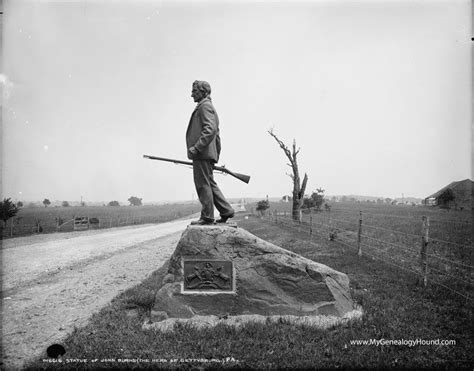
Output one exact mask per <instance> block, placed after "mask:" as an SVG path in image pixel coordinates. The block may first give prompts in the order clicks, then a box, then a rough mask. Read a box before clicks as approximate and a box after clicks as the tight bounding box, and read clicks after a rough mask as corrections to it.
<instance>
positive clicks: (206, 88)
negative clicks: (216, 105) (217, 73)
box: [193, 80, 211, 95]
mask: <svg viewBox="0 0 474 371" xmlns="http://www.w3.org/2000/svg"><path fill="white" fill-rule="evenodd" d="M194 86H195V87H196V88H198V89H199V91H201V92H202V93H204V94H205V95H209V94H211V85H209V83H208V82H207V81H200V80H196V81H194V82H193V87H194Z"/></svg>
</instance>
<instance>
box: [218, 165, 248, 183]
mask: <svg viewBox="0 0 474 371" xmlns="http://www.w3.org/2000/svg"><path fill="white" fill-rule="evenodd" d="M214 170H217V171H221V172H223V173H226V174H229V175H232V176H233V177H234V178H237V179H238V180H240V181H242V182H244V183H247V184H248V182H249V181H250V176H249V175H245V174H239V173H234V172H233V171H230V170H229V169H227V168H226V167H225V166H215V165H214Z"/></svg>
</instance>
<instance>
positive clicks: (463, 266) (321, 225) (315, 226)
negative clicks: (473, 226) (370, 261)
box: [268, 210, 474, 300]
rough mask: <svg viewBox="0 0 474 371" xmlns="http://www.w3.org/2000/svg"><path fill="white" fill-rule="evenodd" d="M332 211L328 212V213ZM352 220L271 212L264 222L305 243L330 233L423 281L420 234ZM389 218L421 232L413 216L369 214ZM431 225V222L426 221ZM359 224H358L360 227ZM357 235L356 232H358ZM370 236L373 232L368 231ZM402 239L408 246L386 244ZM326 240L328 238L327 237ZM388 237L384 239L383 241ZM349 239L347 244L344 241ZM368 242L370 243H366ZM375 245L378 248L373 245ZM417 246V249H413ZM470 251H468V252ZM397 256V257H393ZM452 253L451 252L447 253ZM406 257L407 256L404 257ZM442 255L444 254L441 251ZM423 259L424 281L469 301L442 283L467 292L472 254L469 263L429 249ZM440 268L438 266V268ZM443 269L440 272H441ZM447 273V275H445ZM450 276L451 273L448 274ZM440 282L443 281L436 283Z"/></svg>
mask: <svg viewBox="0 0 474 371" xmlns="http://www.w3.org/2000/svg"><path fill="white" fill-rule="evenodd" d="M351 211H354V210H351ZM332 212H333V211H331V213H332ZM352 214H353V216H354V218H357V219H356V220H352V221H351V220H347V219H340V218H334V217H331V216H328V217H324V216H322V215H320V214H311V215H310V216H309V220H308V216H307V215H305V216H303V217H302V219H301V221H296V220H294V219H293V218H292V216H291V215H288V216H287V215H286V213H281V212H274V213H273V214H270V215H268V217H269V218H268V219H269V220H270V221H272V222H275V223H276V224H280V225H284V226H286V227H290V228H291V229H292V230H295V231H297V232H298V233H305V234H307V235H309V238H308V239H307V242H310V243H311V244H313V242H312V241H311V238H312V236H313V234H315V232H316V233H318V231H325V233H327V232H329V233H331V232H333V233H335V235H334V236H333V239H334V241H335V242H336V243H340V244H342V245H344V246H347V247H349V248H351V249H353V250H355V251H356V250H357V249H358V246H360V247H361V248H362V251H363V255H368V256H370V257H372V258H375V259H377V260H380V261H382V262H384V263H386V264H389V265H392V266H394V267H397V268H399V269H401V270H403V271H405V272H410V273H413V274H415V275H417V276H418V277H421V278H423V277H424V275H423V273H422V270H421V269H420V267H421V265H422V262H421V258H422V254H421V252H420V245H421V244H422V243H423V241H424V240H423V239H422V235H421V234H413V233H407V232H403V231H398V230H394V229H390V228H386V227H381V226H376V225H370V224H365V223H364V220H367V219H369V220H370V218H367V217H365V214H362V216H364V218H362V223H361V222H360V219H359V218H360V217H361V213H354V212H353V213H352ZM372 215H376V216H390V217H396V218H399V219H406V220H410V222H411V223H413V224H415V223H419V225H420V229H421V221H420V219H415V218H414V217H402V216H397V215H395V216H394V215H388V214H381V213H371V214H370V216H372ZM430 222H431V219H430ZM336 223H342V224H344V225H346V226H347V225H355V226H357V228H355V230H354V229H353V230H348V229H344V228H343V227H341V225H336ZM360 223H361V224H360ZM359 225H360V227H361V228H362V230H363V231H365V232H364V233H360V239H359V240H358V233H357V232H358V228H359ZM370 231H379V232H380V231H382V232H385V235H383V236H382V237H381V236H380V235H377V236H375V235H370V234H369V232H370ZM359 232H360V231H359ZM344 233H350V234H353V235H352V238H349V237H348V236H347V235H345V234H344ZM372 233H373V232H372ZM394 235H395V236H397V235H398V236H403V237H405V238H406V237H408V238H410V239H412V240H411V241H410V243H406V242H405V243H400V242H393V241H389V240H388V239H390V238H393V236H394ZM329 237H330V236H329ZM387 237H388V238H387ZM348 240H350V241H348ZM369 241H372V243H369ZM428 241H429V242H430V243H434V244H443V245H445V246H446V245H449V246H455V247H460V248H462V249H464V248H467V249H472V246H471V245H466V244H462V243H457V242H453V241H446V240H443V239H439V238H431V237H430V238H428V240H427V242H428ZM375 244H377V245H378V246H375ZM416 246H418V248H416ZM469 252H470V251H469ZM397 253H398V254H397ZM451 253H452V252H451ZM407 254H408V256H407ZM445 254H446V251H445ZM424 256H425V257H426V258H427V259H428V263H427V264H428V265H427V267H428V272H429V274H428V276H427V277H428V281H429V282H431V283H432V284H434V285H437V286H440V287H442V288H444V289H447V290H449V291H451V292H452V293H454V294H456V295H458V296H461V297H463V298H465V299H467V300H472V297H470V296H469V295H466V294H465V293H462V292H460V291H459V290H458V289H457V287H456V289H454V288H453V287H450V285H449V284H447V282H445V281H449V282H451V283H452V284H453V285H455V286H456V284H457V285H461V286H466V287H464V288H466V289H467V291H469V290H471V289H472V287H473V286H474V280H473V277H472V273H473V268H474V265H473V264H472V254H469V256H468V258H469V261H468V262H467V263H466V262H463V261H459V260H454V258H453V257H449V256H442V255H440V254H439V253H438V254H437V253H435V251H434V250H433V251H432V252H425V253H424ZM403 257H408V258H409V259H408V260H407V259H403ZM440 265H441V266H440ZM443 266H444V271H443V270H442V268H443ZM447 271H449V272H450V273H448V272H447ZM452 273H454V274H452ZM440 279H441V280H443V279H444V281H443V282H441V281H440Z"/></svg>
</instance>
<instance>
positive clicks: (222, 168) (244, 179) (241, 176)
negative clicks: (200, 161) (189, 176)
mask: <svg viewBox="0 0 474 371" xmlns="http://www.w3.org/2000/svg"><path fill="white" fill-rule="evenodd" d="M143 157H144V158H147V159H149V160H159V161H167V162H172V163H174V164H182V165H191V166H192V165H193V163H192V162H191V161H181V160H173V159H171V158H164V157H155V156H148V155H143ZM212 167H213V169H214V170H217V171H220V172H221V173H224V174H229V175H232V176H233V177H234V178H237V179H238V180H241V181H242V182H244V183H248V182H249V181H250V176H249V175H245V174H239V173H234V172H233V171H230V170H229V169H227V168H226V167H225V166H216V165H212Z"/></svg>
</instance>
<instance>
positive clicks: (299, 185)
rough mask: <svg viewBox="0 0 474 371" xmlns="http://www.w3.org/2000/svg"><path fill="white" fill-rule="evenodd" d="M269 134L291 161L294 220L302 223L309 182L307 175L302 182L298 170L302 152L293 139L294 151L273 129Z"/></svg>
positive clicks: (290, 175)
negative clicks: (299, 156)
mask: <svg viewBox="0 0 474 371" xmlns="http://www.w3.org/2000/svg"><path fill="white" fill-rule="evenodd" d="M268 134H270V135H271V136H272V137H273V138H275V140H276V141H277V143H278V144H279V145H280V148H281V149H282V150H283V152H285V155H286V157H287V158H288V160H289V161H290V163H289V164H287V165H288V166H289V167H291V170H292V171H293V174H287V175H288V176H289V177H290V178H291V180H293V208H292V216H293V219H294V220H297V221H299V222H301V218H302V215H301V207H302V206H303V198H304V192H305V189H306V183H307V182H308V175H307V174H306V173H305V174H304V177H303V182H301V179H300V173H299V170H298V161H297V158H296V157H297V155H298V153H299V152H300V148H298V149H296V140H295V139H293V148H292V151H290V150H289V149H288V147H287V146H286V145H285V143H283V142H282V141H281V140H280V139H279V138H278V137H277V136H276V134H275V133H274V132H273V129H270V130H268Z"/></svg>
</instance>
